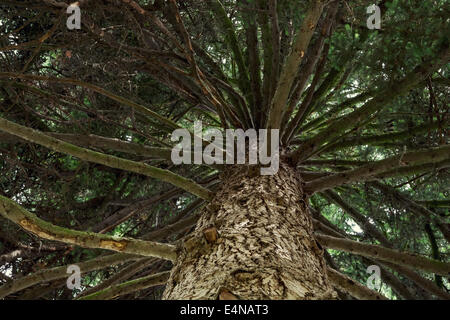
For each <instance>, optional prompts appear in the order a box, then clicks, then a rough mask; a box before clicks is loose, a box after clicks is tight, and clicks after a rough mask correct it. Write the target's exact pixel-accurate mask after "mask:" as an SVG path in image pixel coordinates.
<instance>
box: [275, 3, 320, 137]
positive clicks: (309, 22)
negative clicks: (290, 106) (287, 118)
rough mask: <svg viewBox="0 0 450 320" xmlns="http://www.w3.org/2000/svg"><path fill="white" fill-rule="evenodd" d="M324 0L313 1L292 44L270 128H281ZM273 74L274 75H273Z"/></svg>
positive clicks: (279, 83) (281, 77) (278, 90)
mask: <svg viewBox="0 0 450 320" xmlns="http://www.w3.org/2000/svg"><path fill="white" fill-rule="evenodd" d="M324 5H325V4H324V1H323V0H316V1H311V6H310V8H309V9H308V12H307V13H306V16H305V18H304V20H303V22H302V25H301V27H300V29H299V30H298V32H297V36H296V39H295V42H294V44H293V46H292V50H291V53H290V54H289V55H288V57H287V58H286V62H285V64H284V65H283V68H282V71H281V75H280V80H279V82H278V84H277V88H276V90H275V94H274V97H273V100H272V104H271V107H270V109H269V115H268V122H267V127H268V128H269V129H279V128H280V124H281V120H282V118H283V115H284V111H285V110H284V109H285V106H286V103H287V100H288V97H289V92H290V90H291V87H292V84H293V83H294V80H295V76H296V75H297V72H298V68H299V66H300V63H301V62H302V60H303V57H304V56H305V53H306V50H307V49H308V46H309V42H310V41H311V38H312V35H313V33H314V30H315V29H316V25H317V22H318V21H319V18H320V16H321V14H322V11H323V8H324ZM272 76H273V75H272Z"/></svg>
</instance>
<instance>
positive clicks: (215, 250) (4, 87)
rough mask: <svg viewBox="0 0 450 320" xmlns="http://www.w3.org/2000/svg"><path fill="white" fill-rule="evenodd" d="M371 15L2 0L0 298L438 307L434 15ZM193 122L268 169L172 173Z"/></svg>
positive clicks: (306, 4)
mask: <svg viewBox="0 0 450 320" xmlns="http://www.w3.org/2000/svg"><path fill="white" fill-rule="evenodd" d="M372 4H373V3H372V2H371V1H365V0H359V1H352V2H347V1H343V0H342V1H338V0H336V1H324V0H317V1H289V0H267V1H264V0H244V1H231V0H230V1H228V0H222V1H220V0H205V1H175V0H167V1H164V0H155V1H153V2H152V1H132V0H104V1H87V0H85V1H78V3H77V5H78V6H79V7H80V9H81V25H82V28H81V29H79V30H77V29H75V30H70V29H67V27H66V24H65V21H66V20H67V17H68V14H67V7H68V6H69V1H67V2H63V1H50V0H43V1H4V2H2V4H1V5H0V9H1V16H0V30H1V31H0V32H1V43H0V46H1V50H0V51H1V52H2V55H1V60H2V63H1V70H0V83H1V87H0V89H1V90H0V154H1V158H0V168H1V172H2V175H1V177H0V185H1V188H0V190H1V193H0V215H1V220H0V240H1V246H0V261H1V262H2V264H3V266H1V267H0V284H1V285H0V297H1V298H6V299H37V298H41V297H42V298H49V297H54V298H72V297H75V298H77V299H113V298H117V297H121V298H139V299H144V298H145V299H148V298H160V297H162V298H164V299H336V298H340V299H352V298H357V299H385V298H386V297H388V298H391V299H423V298H425V299H434V298H438V299H448V298H449V297H450V295H449V293H448V276H449V274H450V263H449V262H448V254H449V251H448V249H449V246H448V241H450V224H449V221H448V207H449V202H448V189H449V188H448V186H449V184H448V167H449V165H450V162H449V159H450V147H449V144H448V119H449V118H448V106H447V103H446V102H447V99H448V85H449V82H448V74H449V68H448V60H449V41H448V35H446V34H445V32H442V31H443V30H448V27H449V26H448V19H447V17H448V7H446V6H445V1H443V0H442V1H440V0H436V1H426V2H423V1H417V0H414V1H386V0H384V1H380V3H378V6H379V8H380V11H381V17H382V21H381V29H379V30H376V29H375V30H374V29H369V28H368V27H367V26H366V20H367V19H368V18H369V14H368V13H367V10H366V9H367V7H369V6H370V5H372ZM71 12H72V11H71ZM410 21H414V24H411V23H410ZM195 121H202V124H203V128H204V130H206V129H211V128H215V129H218V130H220V132H222V133H224V132H225V130H226V129H242V130H247V129H270V130H279V133H280V154H281V157H280V163H279V170H278V172H277V173H276V174H274V175H261V174H260V169H261V165H250V164H244V165H242V164H235V165H233V164H230V163H228V164H224V165H214V164H212V165H207V164H183V165H173V163H172V161H171V154H172V148H173V146H174V142H173V141H171V134H172V132H173V131H174V130H176V129H187V130H188V131H189V132H190V133H189V134H190V135H195V134H196V133H195V130H194V122H195ZM203 143H205V144H206V143H208V141H205V140H204V141H203ZM269 143H272V144H273V143H274V141H270V140H269ZM246 152H247V156H248V153H249V152H250V151H249V150H246ZM111 251H113V252H115V253H111ZM72 264H76V265H77V266H79V267H80V270H81V272H82V273H83V275H84V279H83V286H82V288H79V289H78V290H75V291H71V290H69V289H67V288H65V284H66V278H67V277H68V274H67V267H68V266H69V265H72ZM371 265H376V266H378V267H379V270H380V272H381V278H382V282H383V286H382V287H381V288H378V290H373V288H372V289H370V288H368V287H366V283H367V278H368V277H369V275H370V274H368V273H367V271H366V270H367V266H371ZM62 288H64V289H62Z"/></svg>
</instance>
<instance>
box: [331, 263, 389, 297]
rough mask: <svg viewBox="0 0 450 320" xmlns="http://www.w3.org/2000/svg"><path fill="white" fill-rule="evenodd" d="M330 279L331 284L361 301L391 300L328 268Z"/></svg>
mask: <svg viewBox="0 0 450 320" xmlns="http://www.w3.org/2000/svg"><path fill="white" fill-rule="evenodd" d="M327 273H328V279H329V280H330V281H331V283H332V284H333V285H334V286H335V287H337V288H338V289H341V290H342V291H344V292H347V293H348V294H350V295H351V296H353V297H355V298H357V299H360V300H389V299H388V298H386V297H385V296H383V295H381V294H379V293H378V292H376V291H374V290H371V289H369V288H367V287H366V286H363V285H362V284H360V283H359V282H357V281H355V280H353V279H352V278H350V277H348V276H346V275H344V274H342V273H340V272H338V271H336V270H334V269H332V268H330V267H328V268H327Z"/></svg>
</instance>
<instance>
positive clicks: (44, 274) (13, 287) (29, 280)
mask: <svg viewBox="0 0 450 320" xmlns="http://www.w3.org/2000/svg"><path fill="white" fill-rule="evenodd" d="M136 259H139V257H138V256H135V255H129V254H125V253H116V254H110V255H107V256H102V257H97V258H94V259H91V260H88V261H85V262H79V263H77V266H78V267H80V271H81V272H82V273H87V272H91V271H95V270H100V269H103V268H106V267H109V266H113V265H116V264H122V263H125V262H127V261H132V260H136ZM67 277H68V274H67V266H61V267H56V268H51V269H43V270H40V271H37V272H35V273H32V274H30V275H27V276H25V277H22V278H19V279H14V280H12V281H10V282H7V283H6V284H4V285H3V286H1V287H0V299H2V298H4V297H6V296H8V295H10V294H13V293H15V292H18V291H21V290H23V289H26V288H28V287H31V286H33V285H35V284H37V283H40V282H46V281H52V280H58V279H63V278H67Z"/></svg>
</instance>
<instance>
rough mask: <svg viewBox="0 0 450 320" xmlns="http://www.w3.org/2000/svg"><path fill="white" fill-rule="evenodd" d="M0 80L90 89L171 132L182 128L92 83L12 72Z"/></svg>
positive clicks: (5, 74)
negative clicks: (43, 82) (70, 85)
mask: <svg viewBox="0 0 450 320" xmlns="http://www.w3.org/2000/svg"><path fill="white" fill-rule="evenodd" d="M0 78H13V79H25V80H38V81H49V82H56V83H67V84H72V85H76V86H80V87H83V88H86V89H90V90H92V91H94V92H97V93H99V94H101V95H103V96H105V97H108V98H110V99H112V100H114V101H116V102H118V103H121V104H124V105H126V106H129V107H131V108H133V109H135V110H136V111H138V112H140V113H142V114H144V115H146V116H150V117H152V118H155V119H157V120H159V121H160V122H161V123H163V124H165V125H166V126H167V127H168V128H170V129H171V130H174V129H180V128H181V127H180V126H179V125H178V124H176V123H175V122H173V121H172V120H170V119H167V118H165V117H163V116H161V115H159V114H158V113H156V112H154V111H152V110H150V109H148V108H146V107H144V106H142V105H140V104H137V103H135V102H133V101H131V100H129V99H127V98H124V97H121V96H118V95H116V94H114V93H112V92H110V91H108V90H105V89H103V88H100V87H99V86H96V85H94V84H91V83H87V82H83V81H80V80H77V79H70V78H55V77H45V76H37V75H31V74H19V73H12V72H0Z"/></svg>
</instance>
